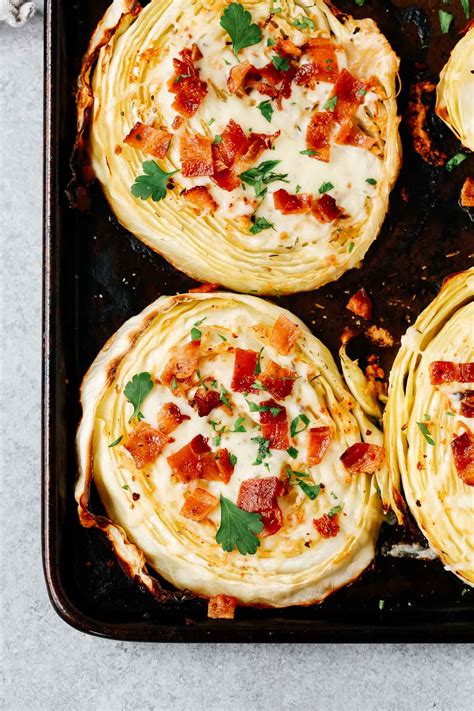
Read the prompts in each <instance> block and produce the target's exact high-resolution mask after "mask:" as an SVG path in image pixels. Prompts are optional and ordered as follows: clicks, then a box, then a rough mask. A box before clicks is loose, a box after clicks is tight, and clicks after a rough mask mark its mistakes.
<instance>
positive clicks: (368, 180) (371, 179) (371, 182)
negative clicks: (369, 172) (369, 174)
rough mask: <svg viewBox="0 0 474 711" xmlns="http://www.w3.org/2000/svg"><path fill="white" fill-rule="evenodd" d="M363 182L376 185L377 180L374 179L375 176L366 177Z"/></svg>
mask: <svg viewBox="0 0 474 711" xmlns="http://www.w3.org/2000/svg"><path fill="white" fill-rule="evenodd" d="M365 182H366V183H368V184H369V185H377V181H376V180H375V178H366V179H365Z"/></svg>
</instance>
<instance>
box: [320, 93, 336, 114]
mask: <svg viewBox="0 0 474 711" xmlns="http://www.w3.org/2000/svg"><path fill="white" fill-rule="evenodd" d="M336 104H337V96H333V97H332V98H331V99H328V100H327V101H326V103H325V104H324V106H323V110H324V111H334V109H335V108H336Z"/></svg>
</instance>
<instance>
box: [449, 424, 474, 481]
mask: <svg viewBox="0 0 474 711" xmlns="http://www.w3.org/2000/svg"><path fill="white" fill-rule="evenodd" d="M451 449H452V452H453V457H454V465H455V467H456V472H457V475H458V477H459V478H460V479H461V481H462V482H464V484H467V485H468V486H474V435H473V434H472V432H463V433H462V434H461V435H459V437H455V438H454V439H453V441H452V442H451Z"/></svg>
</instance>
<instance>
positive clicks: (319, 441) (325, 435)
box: [307, 427, 331, 467]
mask: <svg viewBox="0 0 474 711" xmlns="http://www.w3.org/2000/svg"><path fill="white" fill-rule="evenodd" d="M330 443H331V430H330V429H329V427H311V429H310V430H309V432H308V461H307V463H308V464H309V466H310V467H312V466H314V464H320V463H321V462H322V460H323V457H324V455H325V453H326V450H327V448H328V447H329V445H330Z"/></svg>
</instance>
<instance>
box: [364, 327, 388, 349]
mask: <svg viewBox="0 0 474 711" xmlns="http://www.w3.org/2000/svg"><path fill="white" fill-rule="evenodd" d="M365 335H366V336H367V338H369V339H370V340H371V341H372V343H375V345H376V346H378V347H379V348H391V346H393V344H394V343H395V341H394V338H393V336H392V334H391V333H390V331H387V329H386V328H382V326H376V325H375V324H373V325H372V326H369V328H367V329H366V330H365Z"/></svg>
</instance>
